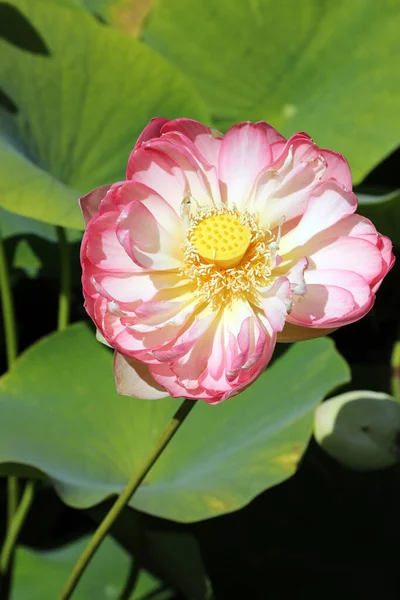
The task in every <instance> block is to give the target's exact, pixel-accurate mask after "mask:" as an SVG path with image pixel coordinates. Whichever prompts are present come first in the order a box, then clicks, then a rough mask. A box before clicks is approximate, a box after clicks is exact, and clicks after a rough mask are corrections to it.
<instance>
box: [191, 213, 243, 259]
mask: <svg viewBox="0 0 400 600" xmlns="http://www.w3.org/2000/svg"><path fill="white" fill-rule="evenodd" d="M250 239H251V231H250V229H249V228H248V227H247V226H246V225H243V224H242V223H241V222H240V221H239V219H238V218H237V217H236V216H235V215H231V214H228V213H225V214H218V215H213V216H211V217H208V218H207V219H203V221H200V223H199V224H198V225H197V227H196V228H195V229H194V231H193V234H192V243H193V245H194V246H195V248H196V250H197V252H198V253H199V255H200V256H201V258H202V259H203V260H204V261H205V262H206V263H214V264H215V265H218V266H219V267H222V268H223V269H228V268H230V267H235V266H236V265H238V264H239V263H240V261H241V260H242V258H243V256H244V255H245V254H246V250H247V248H248V247H249V245H250Z"/></svg>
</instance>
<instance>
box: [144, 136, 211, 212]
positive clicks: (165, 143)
mask: <svg viewBox="0 0 400 600" xmlns="http://www.w3.org/2000/svg"><path fill="white" fill-rule="evenodd" d="M149 147H150V148H152V149H154V150H158V151H159V152H162V153H164V154H165V155H167V156H168V157H169V158H170V159H171V160H173V161H174V162H175V163H177V164H178V165H179V167H180V168H181V170H182V173H183V174H184V175H185V177H186V180H187V184H188V187H189V193H190V195H191V197H192V198H194V199H195V201H196V202H197V203H198V204H200V205H201V206H203V205H210V204H212V203H213V198H212V191H211V187H210V182H209V180H208V177H207V174H206V173H205V170H206V165H200V163H199V161H198V160H197V158H196V157H195V156H194V154H193V152H191V150H190V147H189V146H188V145H187V144H184V143H182V141H181V140H180V139H179V135H178V134H174V133H166V134H164V135H163V137H162V138H160V139H157V140H154V141H152V142H151V143H150V144H149Z"/></svg>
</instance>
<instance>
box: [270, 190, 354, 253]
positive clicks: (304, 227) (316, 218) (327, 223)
mask: <svg viewBox="0 0 400 600" xmlns="http://www.w3.org/2000/svg"><path fill="white" fill-rule="evenodd" d="M356 208H357V197H356V196H355V195H354V194H353V193H352V192H345V191H344V190H343V189H342V188H341V187H340V186H338V185H337V184H336V183H334V182H327V183H326V184H323V185H319V186H318V188H316V189H315V190H314V191H313V192H312V195H311V198H310V200H309V201H308V204H307V208H306V210H305V212H304V214H303V217H302V219H301V220H300V221H299V223H298V224H297V226H296V227H294V228H293V229H292V230H291V231H290V232H289V233H288V234H287V235H285V236H283V237H282V241H281V250H282V252H283V253H286V252H290V251H291V250H292V249H293V248H296V247H297V246H303V245H304V244H305V243H306V242H307V241H308V240H310V239H311V238H312V237H313V236H314V235H316V234H318V233H319V232H320V231H321V230H323V229H327V228H328V227H331V226H332V225H335V224H336V223H337V222H338V221H341V220H342V219H344V218H345V217H348V216H349V215H351V214H352V213H353V212H354V211H355V210H356Z"/></svg>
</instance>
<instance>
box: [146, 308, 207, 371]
mask: <svg viewBox="0 0 400 600" xmlns="http://www.w3.org/2000/svg"><path fill="white" fill-rule="evenodd" d="M214 319H215V312H213V311H212V310H210V309H209V308H208V307H206V308H205V309H204V310H201V309H199V310H198V311H197V312H196V313H194V315H193V319H192V320H191V322H188V323H186V327H184V328H182V330H181V331H180V332H179V335H177V336H176V338H175V339H174V341H173V344H171V345H170V346H169V347H166V348H160V349H157V350H155V351H153V352H152V354H153V356H154V358H155V359H156V360H159V361H160V362H165V361H168V362H172V361H177V360H178V359H181V358H182V357H183V360H184V361H186V360H187V359H188V356H189V354H190V351H191V349H192V348H193V346H194V345H195V344H196V343H197V341H198V340H199V339H200V338H202V337H203V336H204V334H205V333H206V332H207V331H208V329H209V328H210V325H211V324H212V322H213V321H214Z"/></svg>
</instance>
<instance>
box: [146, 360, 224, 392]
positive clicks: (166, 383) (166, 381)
mask: <svg viewBox="0 0 400 600" xmlns="http://www.w3.org/2000/svg"><path fill="white" fill-rule="evenodd" d="M149 370H150V373H151V375H152V376H153V377H154V379H155V380H156V381H157V383H158V384H159V385H160V386H162V387H165V389H166V390H168V393H169V395H170V396H172V398H187V399H189V400H206V401H207V400H213V399H214V398H215V396H212V395H211V394H210V393H208V392H207V391H206V390H205V389H204V388H203V387H202V386H198V387H197V388H195V389H191V390H188V389H186V388H185V387H184V386H183V385H182V384H181V383H179V381H178V378H177V376H176V375H175V373H174V372H173V371H172V369H171V366H170V365H169V364H167V363H162V364H154V365H149Z"/></svg>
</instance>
